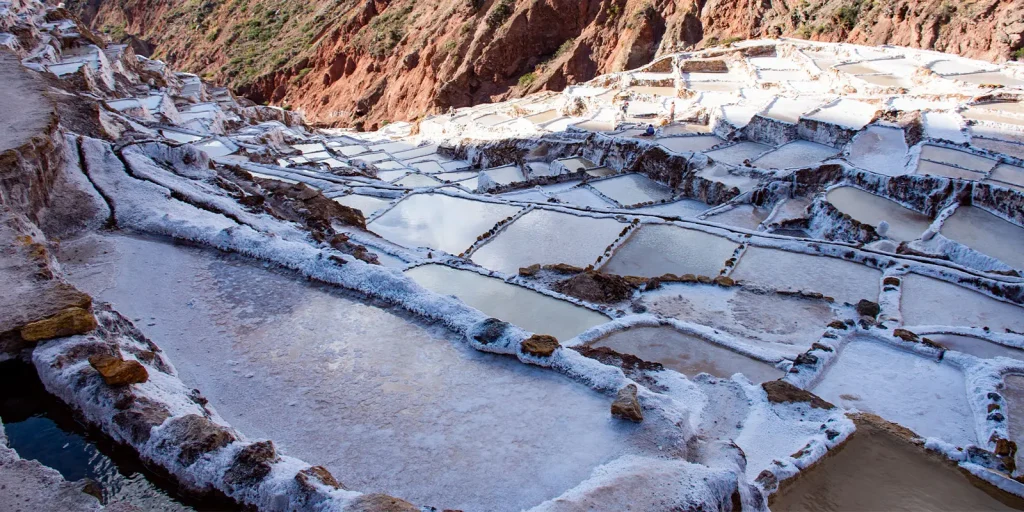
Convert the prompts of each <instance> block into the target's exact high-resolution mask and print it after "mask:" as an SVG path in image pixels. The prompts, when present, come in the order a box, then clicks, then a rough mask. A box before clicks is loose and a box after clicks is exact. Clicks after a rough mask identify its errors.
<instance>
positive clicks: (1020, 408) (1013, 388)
mask: <svg viewBox="0 0 1024 512" xmlns="http://www.w3.org/2000/svg"><path fill="white" fill-rule="evenodd" d="M1000 391H1001V393H1002V395H1003V398H1004V399H1005V400H1006V405H1007V409H1008V410H1007V411H1006V413H1007V414H1006V416H1007V427H1008V429H1009V432H1008V433H1009V436H1010V440H1011V441H1013V442H1015V443H1017V445H1018V446H1021V445H1022V444H1024V375H1016V374H1011V375H1004V376H1003V388H1002V389H1001V390H1000ZM1015 458H1016V462H1017V467H1021V464H1024V453H1021V452H1020V451H1019V450H1018V451H1017V456H1016V457H1015Z"/></svg>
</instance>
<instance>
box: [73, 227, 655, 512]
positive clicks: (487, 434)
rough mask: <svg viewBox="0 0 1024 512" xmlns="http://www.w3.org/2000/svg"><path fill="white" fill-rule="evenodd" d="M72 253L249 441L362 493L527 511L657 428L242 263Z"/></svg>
mask: <svg viewBox="0 0 1024 512" xmlns="http://www.w3.org/2000/svg"><path fill="white" fill-rule="evenodd" d="M65 253H66V254H67V257H66V258H65V260H64V261H65V268H66V269H67V270H68V271H69V276H70V278H71V280H72V281H73V282H74V283H75V284H76V285H77V286H79V287H81V288H82V289H83V290H86V291H88V292H89V293H91V294H92V295H93V296H94V297H96V298H97V299H98V300H103V301H108V302H111V303H112V304H113V305H114V307H116V308H117V310H118V311H121V312H123V313H124V314H126V315H127V316H129V317H131V318H136V319H138V321H137V322H136V324H137V326H138V327H139V328H140V329H141V330H142V331H143V332H144V333H145V334H146V336H148V337H149V338H151V339H152V340H153V341H154V342H155V343H157V344H158V345H159V346H160V347H161V348H163V349H164V350H165V351H166V352H167V354H168V356H169V357H170V359H171V360H172V361H174V362H175V366H176V367H177V369H178V371H179V373H180V376H181V378H182V380H183V381H184V382H185V383H186V385H189V386H194V387H196V388H199V389H201V390H202V391H203V394H204V396H206V397H207V398H208V399H209V400H210V404H211V405H212V406H214V407H215V408H216V409H217V411H218V412H219V413H220V414H221V415H222V416H223V417H224V418H225V419H226V420H227V421H229V422H230V423H231V424H232V425H233V426H234V427H235V428H238V429H239V430H241V431H242V432H244V433H245V434H246V435H247V436H249V437H250V438H254V439H273V440H274V442H275V444H276V445H277V446H278V448H279V449H280V451H282V452H283V453H286V454H288V455H291V456H295V457H299V458H300V459H302V460H305V461H307V462H309V463H312V464H321V465H324V466H326V467H327V468H328V469H330V470H331V472H332V473H333V474H334V475H336V476H337V477H338V479H339V480H340V481H342V482H344V483H345V485H346V486H350V487H352V488H356V489H360V490H362V491H364V492H384V493H388V494H392V495H396V496H401V497H402V498H404V499H408V500H412V501H414V502H419V503H430V504H432V505H434V506H438V507H444V508H456V509H464V510H508V511H518V510H521V509H523V508H528V507H530V506H533V505H536V504H538V503H540V502H542V501H544V500H546V499H550V498H552V497H555V496H557V495H558V494H561V493H562V492H563V491H565V490H567V489H569V488H571V487H573V486H575V485H577V484H579V483H580V482H581V481H583V480H584V479H586V478H587V477H588V476H589V475H590V472H591V470H592V469H593V468H594V467H596V466H598V465H600V464H603V463H606V462H608V461H610V460H611V459H613V458H614V457H616V456H617V455H619V454H622V453H624V452H625V451H626V449H627V448H628V447H629V446H630V445H631V443H632V442H633V441H634V440H638V439H639V438H640V437H642V436H644V435H646V433H648V432H650V431H651V429H654V428H656V427H654V426H653V425H654V424H653V423H652V424H650V425H648V423H646V422H645V423H644V424H643V425H633V424H624V423H622V422H620V421H618V420H615V419H614V418H612V417H611V416H610V415H609V414H608V405H609V403H610V399H609V398H608V397H605V396H602V395H599V394H597V393H596V392H593V391H591V390H590V389H588V388H587V387H586V386H584V385H582V384H579V383H576V382H572V381H570V380H568V379H567V378H565V377H563V376H561V375H559V374H557V373H555V372H552V371H548V370H543V369H540V368H537V367H534V366H528V365H524V364H522V363H520V362H518V361H517V360H516V359H514V358H508V357H505V356H498V355H492V354H486V353H482V352H478V351H476V350H473V349H471V348H468V347H467V346H466V344H465V342H464V341H462V340H460V339H457V338H455V337H453V335H452V334H451V333H449V332H448V331H445V330H443V329H442V328H440V327H439V326H425V325H422V324H419V323H417V322H415V321H413V320H410V319H409V318H407V316H406V315H404V314H402V313H401V312H397V311H392V310H388V309H381V308H378V307H374V306H372V305H368V304H367V303H366V300H365V298H361V297H352V296H349V295H347V294H345V293H342V292H339V291H337V290H336V289H333V288H331V287H327V286H318V285H314V284H311V283H308V282H307V281H306V280H305V279H301V278H299V277H298V276H295V275H292V274H289V273H287V272H277V271H274V270H273V269H267V268H264V267H265V265H260V264H258V263H255V262H252V261H250V260H246V259H244V258H240V257H237V256H231V255H223V254H220V253H216V252H213V251H209V250H204V249H198V248H192V247H184V246H180V245H171V244H170V243H167V242H164V241H157V240H152V239H139V238H129V237H124V236H106V237H99V236H93V237H90V238H87V239H83V240H80V241H78V242H77V243H75V244H73V246H72V245H68V246H65ZM140 290H160V291H161V293H140ZM368 461H371V462H368ZM495 475H500V476H501V477H500V478H495Z"/></svg>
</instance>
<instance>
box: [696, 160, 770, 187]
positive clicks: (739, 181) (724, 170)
mask: <svg viewBox="0 0 1024 512" xmlns="http://www.w3.org/2000/svg"><path fill="white" fill-rule="evenodd" d="M697 175H698V176H700V177H702V178H704V179H707V180H711V181H717V182H719V183H722V184H724V185H727V186H729V187H736V188H738V189H740V192H747V191H749V190H753V189H754V187H756V186H757V178H754V177H752V176H744V175H742V174H738V173H736V172H733V171H732V170H730V169H729V168H728V167H726V166H724V165H718V164H714V165H709V166H707V167H705V168H704V169H703V170H701V171H700V172H699V173H697Z"/></svg>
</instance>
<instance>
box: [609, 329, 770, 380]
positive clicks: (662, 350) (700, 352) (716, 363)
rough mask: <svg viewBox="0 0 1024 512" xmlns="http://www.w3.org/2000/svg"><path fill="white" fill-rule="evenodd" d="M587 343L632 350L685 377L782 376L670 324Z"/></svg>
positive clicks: (618, 333)
mask: <svg viewBox="0 0 1024 512" xmlns="http://www.w3.org/2000/svg"><path fill="white" fill-rule="evenodd" d="M590 346H592V347H608V348H610V349H612V350H614V351H616V352H619V353H623V354H633V355H635V356H637V357H639V358H640V359H643V360H644V361H650V362H656V363H661V364H663V365H665V368H667V369H670V370H675V371H677V372H679V373H682V374H683V375H686V376H687V377H695V376H697V375H699V374H701V373H707V374H710V375H713V376H715V377H721V378H729V377H731V376H733V375H734V374H737V373H742V374H743V375H745V376H746V377H747V378H748V379H750V380H751V381H753V382H756V383H761V382H765V381H769V380H775V379H777V378H779V377H781V376H782V371H780V370H778V369H776V368H775V367H773V366H771V365H769V364H766V363H763V362H761V361H758V360H756V359H751V358H749V357H747V356H744V355H742V354H739V353H737V352H733V351H731V350H729V349H727V348H723V347H720V346H718V345H715V344H714V343H710V342H707V341H704V340H702V339H700V338H698V337H696V336H691V335H688V334H683V333H681V332H679V331H677V330H675V329H672V328H669V327H634V328H632V329H627V330H625V331H618V332H615V333H612V334H610V335H609V336H607V337H605V338H602V339H599V340H597V341H595V342H593V343H590Z"/></svg>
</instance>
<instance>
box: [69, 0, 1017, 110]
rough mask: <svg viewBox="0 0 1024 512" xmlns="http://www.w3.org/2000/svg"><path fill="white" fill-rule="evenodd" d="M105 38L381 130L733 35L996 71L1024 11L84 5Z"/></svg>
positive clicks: (531, 2) (710, 4) (987, 5)
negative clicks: (893, 51)
mask: <svg viewBox="0 0 1024 512" xmlns="http://www.w3.org/2000/svg"><path fill="white" fill-rule="evenodd" d="M71 7H72V8H73V9H74V10H76V11H77V12H79V13H80V14H81V15H82V17H83V18H84V19H85V20H87V22H89V23H90V24H91V26H93V27H94V28H98V29H101V30H104V31H106V32H107V33H109V34H110V35H111V36H112V37H114V38H115V39H119V40H120V39H128V40H131V41H132V42H133V43H134V45H135V47H136V50H137V51H140V52H146V51H148V50H151V49H152V50H154V55H155V56H156V57H157V58H161V59H164V60H167V61H168V62H169V63H171V64H173V65H175V66H177V67H179V68H184V69H187V70H189V71H192V72H195V73H200V74H203V75H204V76H205V77H207V78H209V79H212V80H217V81H223V82H225V83H227V84H229V85H230V86H232V87H233V88H235V90H236V91H238V92H240V93H242V94H244V95H246V96H248V97H249V98H251V99H253V100H254V101H257V102H269V103H274V104H280V105H288V106H291V107H293V108H297V109H302V110H303V111H305V112H306V114H307V117H308V118H309V119H311V120H312V121H315V122H319V123H322V124H328V125H358V124H362V125H363V126H365V127H366V128H372V127H374V126H377V125H379V124H381V123H382V122H383V121H394V120H408V119H415V118H417V117H419V116H422V115H423V114H425V113H427V112H431V111H437V110H443V109H446V108H448V107H449V106H454V107H461V106H468V105H473V104H477V103H481V102H487V101H492V100H496V99H501V98H506V97H509V96H515V95H520V94H523V93H526V92H532V91H536V90H543V89H554V90H558V89H561V88H563V87H564V86H565V85H567V84H571V83H575V82H580V81H584V80H588V79H590V78H593V77H594V76H596V75H598V74H601V73H607V72H613V71H618V70H623V69H629V68H631V67H635V66H637V65H639V64H641V63H646V62H648V61H650V60H651V59H652V58H653V57H655V56H656V55H657V54H659V53H663V52H667V51H678V50H682V49H687V48H692V47H701V46H713V45H716V44H721V43H723V42H728V41H729V40H731V39H734V38H748V37H765V36H767V37H774V36H793V37H802V38H806V39H815V40H821V41H850V42H857V43H869V44H884V43H891V44H898V45H905V46H912V47H919V48H931V49H937V50H942V51H949V52H955V53H959V54H962V55H965V56H969V57H975V58H984V59H989V60H1006V59H1008V58H1012V57H1013V56H1014V52H1018V53H1019V50H1020V48H1021V47H1022V45H1024V0H977V1H970V0H968V1H957V2H953V1H950V0H852V1H851V0H845V1H839V0H745V1H736V0H681V1H680V0H334V1H331V2H297V1H295V0H186V1H184V2H181V3H172V2H167V1H161V0H119V1H117V2H115V1H111V0H79V1H76V2H73V5H72V6H71Z"/></svg>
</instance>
